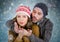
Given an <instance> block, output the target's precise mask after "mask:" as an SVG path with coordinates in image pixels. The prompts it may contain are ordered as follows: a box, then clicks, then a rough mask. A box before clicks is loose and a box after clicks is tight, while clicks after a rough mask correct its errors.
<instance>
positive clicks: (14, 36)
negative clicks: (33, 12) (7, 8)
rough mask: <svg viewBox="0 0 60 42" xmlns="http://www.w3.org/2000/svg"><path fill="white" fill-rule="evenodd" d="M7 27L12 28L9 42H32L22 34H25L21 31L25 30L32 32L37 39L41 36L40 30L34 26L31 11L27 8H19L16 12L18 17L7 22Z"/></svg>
mask: <svg viewBox="0 0 60 42" xmlns="http://www.w3.org/2000/svg"><path fill="white" fill-rule="evenodd" d="M34 25H35V24H34ZM7 26H8V27H9V28H10V30H9V38H8V39H9V40H8V42H30V40H29V38H28V37H27V36H25V35H23V33H21V32H23V31H21V30H24V29H26V30H27V31H30V32H32V33H33V34H35V36H37V37H38V36H39V28H38V26H37V27H36V25H35V27H34V26H33V25H32V22H31V19H30V9H29V7H27V6H19V7H18V8H17V10H16V17H15V18H14V19H12V20H9V21H7ZM27 35H29V34H27ZM30 35H31V34H30Z"/></svg>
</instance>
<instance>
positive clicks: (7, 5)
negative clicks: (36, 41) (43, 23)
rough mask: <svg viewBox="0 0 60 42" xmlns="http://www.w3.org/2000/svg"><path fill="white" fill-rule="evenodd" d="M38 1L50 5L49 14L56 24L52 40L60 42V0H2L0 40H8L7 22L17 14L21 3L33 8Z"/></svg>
mask: <svg viewBox="0 0 60 42" xmlns="http://www.w3.org/2000/svg"><path fill="white" fill-rule="evenodd" d="M38 2H43V3H45V4H46V5H47V6H48V10H49V11H48V16H47V18H49V19H50V20H51V21H52V22H53V24H54V26H53V31H52V37H51V39H50V42H60V5H59V4H60V0H0V42H8V30H9V29H8V28H7V27H6V25H5V23H6V21H7V20H10V19H12V18H13V17H14V16H15V10H16V8H17V7H18V6H19V5H22V4H23V5H26V6H29V7H30V9H31V10H32V9H33V7H34V5H35V4H36V3H38Z"/></svg>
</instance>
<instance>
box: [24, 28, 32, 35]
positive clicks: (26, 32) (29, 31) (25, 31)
mask: <svg viewBox="0 0 60 42" xmlns="http://www.w3.org/2000/svg"><path fill="white" fill-rule="evenodd" d="M31 34H32V30H29V29H28V30H25V29H23V35H25V36H30V35H31Z"/></svg>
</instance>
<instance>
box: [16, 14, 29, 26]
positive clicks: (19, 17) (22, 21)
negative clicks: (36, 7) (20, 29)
mask: <svg viewBox="0 0 60 42" xmlns="http://www.w3.org/2000/svg"><path fill="white" fill-rule="evenodd" d="M17 22H18V24H19V25H20V26H25V25H26V24H27V22H28V16H27V15H25V14H24V13H18V14H17Z"/></svg>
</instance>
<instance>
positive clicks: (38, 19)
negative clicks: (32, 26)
mask: <svg viewBox="0 0 60 42" xmlns="http://www.w3.org/2000/svg"><path fill="white" fill-rule="evenodd" d="M46 15H48V8H47V6H46V5H45V4H44V3H37V4H36V5H35V6H34V8H33V11H32V15H31V16H32V21H33V23H36V24H37V25H38V26H39V29H40V30H39V31H40V37H39V38H37V37H35V36H34V35H33V34H32V35H31V36H30V37H29V38H30V39H31V41H32V42H49V40H50V38H51V35H52V28H53V24H52V22H51V21H50V20H49V19H47V18H46Z"/></svg>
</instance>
